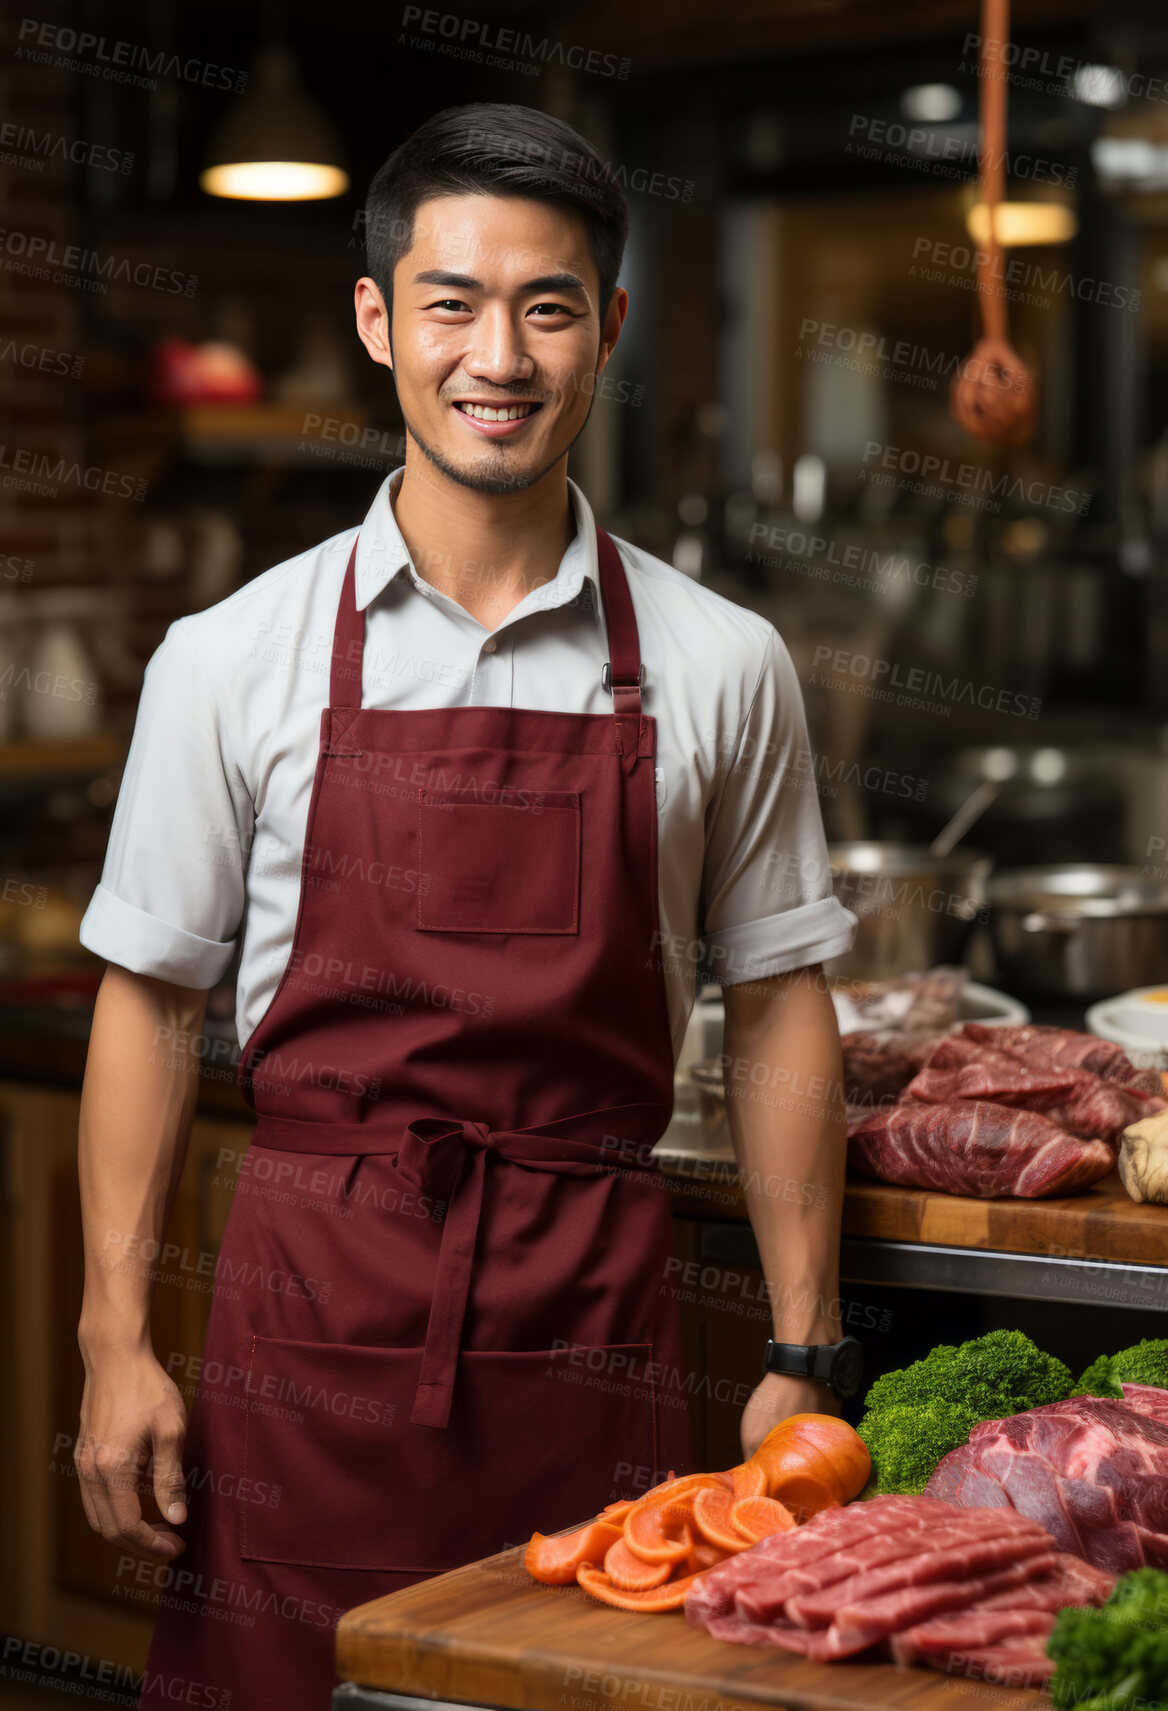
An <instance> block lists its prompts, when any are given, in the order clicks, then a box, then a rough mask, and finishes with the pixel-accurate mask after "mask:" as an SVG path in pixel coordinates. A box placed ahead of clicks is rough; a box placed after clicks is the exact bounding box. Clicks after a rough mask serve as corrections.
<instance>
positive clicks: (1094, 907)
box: [986, 862, 1168, 998]
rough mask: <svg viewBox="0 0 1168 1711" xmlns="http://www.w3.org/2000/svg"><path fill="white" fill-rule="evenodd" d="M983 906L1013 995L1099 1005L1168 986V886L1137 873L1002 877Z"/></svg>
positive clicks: (1061, 867) (1087, 868)
mask: <svg viewBox="0 0 1168 1711" xmlns="http://www.w3.org/2000/svg"><path fill="white" fill-rule="evenodd" d="M986 902H987V904H988V907H989V935H990V943H991V944H992V946H993V951H994V957H995V960H996V963H997V968H998V976H999V978H1000V979H1001V980H1002V982H1003V983H1004V984H1005V985H1006V986H1008V987H1010V988H1011V989H1013V988H1016V987H1021V988H1025V989H1026V990H1028V991H1034V992H1049V993H1053V994H1059V995H1060V996H1068V997H1076V998H1079V997H1094V998H1098V997H1105V996H1107V995H1109V994H1111V993H1115V992H1126V991H1127V990H1128V989H1129V988H1130V987H1133V986H1152V985H1155V984H1156V983H1157V982H1158V981H1164V980H1168V883H1165V882H1164V881H1163V880H1156V879H1147V878H1145V876H1144V875H1143V874H1142V873H1141V872H1140V870H1139V868H1138V867H1118V866H1111V865H1106V864H1101V863H1095V862H1058V863H1056V864H1054V865H1053V866H1051V867H1019V868H1008V869H1003V871H1002V872H1001V873H997V874H995V875H994V877H993V878H992V879H991V880H990V881H989V882H988V884H987V886H986Z"/></svg>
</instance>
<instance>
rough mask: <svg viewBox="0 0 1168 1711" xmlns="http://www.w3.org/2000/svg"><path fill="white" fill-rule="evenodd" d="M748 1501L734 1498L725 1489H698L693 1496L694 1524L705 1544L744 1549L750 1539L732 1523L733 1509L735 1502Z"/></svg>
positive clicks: (747, 1499) (723, 1548)
mask: <svg viewBox="0 0 1168 1711" xmlns="http://www.w3.org/2000/svg"><path fill="white" fill-rule="evenodd" d="M750 1501H751V1499H749V1498H746V1497H742V1498H736V1497H735V1495H734V1493H733V1491H726V1490H725V1489H722V1490H718V1491H714V1490H710V1491H699V1492H698V1494H697V1496H696V1497H695V1498H694V1508H693V1513H694V1524H695V1526H696V1527H697V1529H698V1532H699V1533H700V1534H701V1536H702V1538H703V1539H704V1540H705V1541H706V1542H707V1544H711V1545H718V1546H720V1547H721V1549H722V1550H724V1551H727V1552H729V1551H741V1550H745V1548H746V1546H747V1545H748V1544H750V1543H751V1541H750V1540H749V1539H748V1538H746V1536H745V1535H744V1534H743V1533H740V1532H739V1531H738V1529H737V1527H736V1526H735V1525H734V1518H733V1509H734V1506H735V1504H736V1503H746V1502H750Z"/></svg>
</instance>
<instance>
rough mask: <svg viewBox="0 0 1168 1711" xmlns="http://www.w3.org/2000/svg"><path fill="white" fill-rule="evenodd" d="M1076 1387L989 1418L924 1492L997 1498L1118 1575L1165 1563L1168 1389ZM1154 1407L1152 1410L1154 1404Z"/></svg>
mask: <svg viewBox="0 0 1168 1711" xmlns="http://www.w3.org/2000/svg"><path fill="white" fill-rule="evenodd" d="M1127 1388H1130V1389H1132V1390H1133V1391H1136V1392H1138V1393H1142V1394H1137V1395H1136V1396H1134V1397H1133V1398H1132V1400H1131V1401H1129V1400H1127V1399H1126V1396H1125V1400H1124V1401H1122V1402H1120V1401H1118V1400H1113V1399H1112V1398H1110V1397H1101V1396H1072V1397H1070V1398H1068V1399H1067V1400H1066V1401H1064V1402H1050V1403H1047V1404H1046V1406H1045V1407H1042V1408H1031V1409H1030V1410H1029V1411H1028V1412H1026V1413H1024V1414H1013V1415H1010V1416H1009V1417H1008V1418H1007V1419H1004V1420H984V1421H982V1423H981V1424H980V1425H978V1426H975V1427H974V1428H973V1431H972V1432H971V1433H970V1435H969V1442H968V1443H966V1444H962V1445H961V1446H960V1447H959V1448H957V1449H955V1450H951V1451H950V1452H949V1454H948V1455H947V1456H945V1457H944V1459H943V1460H942V1461H941V1462H940V1463H939V1465H938V1466H937V1468H936V1470H935V1471H934V1473H933V1476H932V1478H931V1479H930V1480H929V1483H928V1485H927V1486H926V1488H925V1489H926V1493H927V1494H928V1495H930V1496H934V1497H939V1498H941V1499H942V1500H943V1501H944V1502H947V1503H955V1504H959V1505H966V1504H968V1505H970V1506H971V1508H973V1509H975V1510H976V1511H979V1512H980V1511H981V1510H982V1509H984V1508H985V1506H986V1505H987V1503H993V1502H994V1501H995V1498H994V1495H993V1494H994V1493H997V1500H998V1501H1002V1502H1005V1503H1008V1504H1009V1505H1010V1506H1011V1507H1012V1508H1014V1509H1016V1510H1017V1511H1018V1512H1019V1513H1020V1514H1023V1515H1028V1516H1029V1517H1030V1518H1031V1519H1032V1520H1035V1521H1037V1522H1038V1523H1039V1524H1040V1525H1041V1526H1042V1527H1044V1528H1045V1529H1046V1531H1047V1532H1048V1533H1049V1534H1050V1535H1051V1537H1052V1538H1053V1539H1054V1540H1055V1541H1056V1542H1057V1544H1058V1546H1059V1548H1060V1549H1061V1550H1064V1551H1070V1552H1072V1553H1073V1554H1074V1555H1076V1556H1079V1557H1082V1558H1083V1559H1084V1560H1085V1561H1087V1562H1090V1563H1092V1564H1094V1565H1095V1566H1096V1567H1098V1568H1103V1569H1106V1570H1108V1571H1109V1572H1111V1573H1113V1574H1124V1573H1126V1572H1127V1570H1128V1569H1133V1568H1141V1567H1143V1566H1144V1565H1145V1564H1146V1565H1149V1566H1151V1567H1153V1568H1168V1392H1166V1391H1161V1392H1159V1397H1160V1398H1161V1399H1162V1400H1160V1401H1156V1400H1154V1399H1153V1398H1152V1397H1151V1396H1149V1394H1148V1393H1149V1392H1150V1391H1151V1390H1152V1388H1153V1387H1152V1386H1149V1385H1139V1386H1129V1387H1127ZM1153 1410H1156V1411H1155V1412H1153Z"/></svg>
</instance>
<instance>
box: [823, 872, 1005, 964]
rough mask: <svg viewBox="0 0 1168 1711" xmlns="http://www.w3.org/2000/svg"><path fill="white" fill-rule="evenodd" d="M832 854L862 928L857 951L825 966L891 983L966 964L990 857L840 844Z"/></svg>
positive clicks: (839, 886) (840, 889) (838, 881)
mask: <svg viewBox="0 0 1168 1711" xmlns="http://www.w3.org/2000/svg"><path fill="white" fill-rule="evenodd" d="M828 855H829V858H830V861H831V873H832V882H833V885H834V888H835V894H836V896H837V897H838V898H839V900H840V902H841V903H843V904H844V905H845V907H846V908H848V909H850V910H851V911H852V912H853V914H855V915H856V916H857V917H858V918H859V923H860V925H859V930H858V932H857V934H856V942H855V944H854V945H853V946H852V948H851V950H850V951H848V952H846V953H845V955H843V956H841V957H835V958H833V959H832V961H830V962H829V963H827V964H825V967H826V968H827V970H828V972H829V973H831V974H848V975H853V976H854V977H856V978H857V979H859V980H887V979H890V978H891V977H892V976H894V975H898V974H911V973H912V972H914V971H915V970H916V969H926V968H934V967H935V966H936V965H937V964H938V963H959V962H960V961H961V956H962V952H963V951H964V949H965V945H966V941H967V939H968V937H969V934H970V931H971V929H972V927H973V924H974V922H975V921H976V920H977V919H978V917H979V915H981V913H982V912H983V907H984V901H985V883H986V880H987V878H988V876H989V874H990V871H991V869H992V868H993V862H992V861H991V860H990V859H989V857H988V856H985V855H983V854H982V853H981V852H980V851H979V850H967V849H959V850H955V851H954V852H953V853H952V855H947V856H935V855H933V854H932V853H931V851H930V850H929V848H928V846H927V845H925V844H898V843H853V844H834V845H833V846H832V848H831V849H830V850H829V852H828Z"/></svg>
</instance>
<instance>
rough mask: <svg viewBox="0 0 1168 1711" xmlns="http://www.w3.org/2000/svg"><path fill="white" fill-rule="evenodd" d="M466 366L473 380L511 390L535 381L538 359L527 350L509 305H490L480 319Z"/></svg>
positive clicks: (474, 330) (469, 349)
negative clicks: (521, 383)
mask: <svg viewBox="0 0 1168 1711" xmlns="http://www.w3.org/2000/svg"><path fill="white" fill-rule="evenodd" d="M462 366H463V368H464V369H465V370H466V372H467V374H468V375H469V376H470V377H471V378H472V379H473V380H485V381H489V382H491V383H492V384H493V385H495V386H509V385H512V384H513V383H514V382H515V381H517V380H529V379H530V378H531V375H532V373H533V372H534V370H535V359H534V358H533V357H532V356H530V355H529V354H528V352H527V350H526V349H525V348H524V337H523V331H522V328H521V327H520V326H517V325H516V323H515V321H514V320H513V318H512V316H511V314H510V313H509V311H508V309H507V307H506V305H505V304H502V303H492V304H488V305H487V306H486V307H485V308H484V310H483V312H482V314H480V315H478V316H477V317H476V319H475V321H474V323H473V332H472V337H471V340H470V344H469V346H468V348H467V351H466V354H465V357H464V358H463V365H462Z"/></svg>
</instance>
